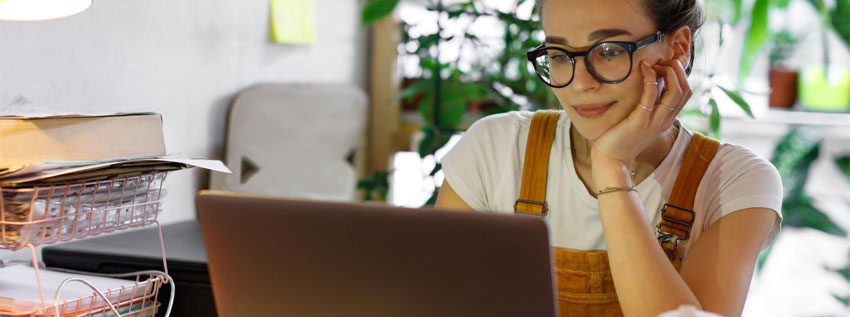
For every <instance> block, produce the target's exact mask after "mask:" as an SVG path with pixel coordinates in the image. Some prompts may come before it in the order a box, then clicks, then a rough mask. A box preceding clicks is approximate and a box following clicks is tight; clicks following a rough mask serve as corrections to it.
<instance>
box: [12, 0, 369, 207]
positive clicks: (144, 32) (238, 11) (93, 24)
mask: <svg viewBox="0 0 850 317" xmlns="http://www.w3.org/2000/svg"><path fill="white" fill-rule="evenodd" d="M315 2H316V37H317V40H316V43H314V44H313V45H309V46H290V45H278V44H272V43H270V42H269V40H268V37H269V36H268V32H269V31H268V30H269V26H268V17H269V9H268V7H269V2H268V1H257V0H253V1H204V0H181V1H166V0H146V1H138V0H109V1H95V2H94V4H93V5H92V7H91V8H90V9H89V10H87V11H85V12H83V13H81V14H79V15H76V16H72V17H69V18H65V19H60V20H55V21H42V22H0V108H2V109H8V108H10V107H9V106H8V105H9V104H10V103H16V102H18V103H19V102H20V100H21V98H22V97H23V98H26V99H27V100H29V101H31V102H32V103H34V104H35V105H36V106H38V107H49V108H51V109H54V110H55V111H60V112H97V113H112V112H126V111H139V110H142V111H156V112H159V113H162V115H163V121H164V127H163V128H164V131H165V137H166V148H167V150H168V152H170V153H175V154H182V155H185V156H191V157H207V158H218V159H220V158H223V147H224V136H225V122H226V121H225V119H226V110H227V106H228V103H229V101H230V99H231V98H232V97H233V95H234V94H235V93H236V92H238V91H239V90H240V89H243V88H246V87H248V86H251V85H254V84H257V83H261V82H307V83H350V84H355V85H358V86H359V87H361V88H363V89H364V90H365V88H366V83H367V74H366V71H367V64H366V63H367V49H368V46H367V33H366V31H365V29H364V28H363V27H361V25H360V22H359V17H360V14H359V12H360V9H359V8H358V3H359V2H358V1H350V0H315ZM29 107H33V106H29ZM207 178H208V173H206V172H203V171H200V170H190V171H181V172H176V173H173V174H171V175H169V177H168V181H167V182H166V185H167V187H168V188H169V193H168V196H167V198H166V202H165V208H164V213H163V214H162V215H161V216H160V218H159V219H160V222H162V223H169V222H174V221H179V220H186V219H192V218H194V217H195V207H194V197H195V193H196V192H197V190H198V189H199V188H203V186H205V185H206V183H207Z"/></svg>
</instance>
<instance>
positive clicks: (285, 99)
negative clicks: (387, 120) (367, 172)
mask: <svg viewBox="0 0 850 317" xmlns="http://www.w3.org/2000/svg"><path fill="white" fill-rule="evenodd" d="M367 116H368V107H367V98H366V94H365V93H364V92H363V91H362V90H361V89H360V88H358V87H356V86H352V85H342V84H261V85H256V86H253V87H250V88H247V89H245V90H243V91H241V92H239V94H237V95H236V97H234V99H233V102H232V104H231V106H230V112H229V116H228V122H227V130H228V132H227V144H226V150H225V151H226V154H225V161H226V164H227V166H228V167H229V168H230V169H231V170H232V171H233V174H232V175H224V174H220V173H213V174H212V175H213V176H212V179H211V181H210V186H211V188H213V189H219V190H227V191H234V192H244V193H254V194H262V195H270V196H280V197H301V198H311V199H321V200H337V201H346V200H354V199H355V194H356V189H355V186H356V182H357V172H356V169H355V167H354V166H353V164H352V161H353V157H354V156H355V155H354V154H355V153H357V152H358V151H363V150H364V145H365V143H366V142H365V140H366V133H365V131H366V122H367Z"/></svg>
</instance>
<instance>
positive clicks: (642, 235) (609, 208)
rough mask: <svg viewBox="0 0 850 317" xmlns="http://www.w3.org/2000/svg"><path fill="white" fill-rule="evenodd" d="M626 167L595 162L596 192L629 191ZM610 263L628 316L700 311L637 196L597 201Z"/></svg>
mask: <svg viewBox="0 0 850 317" xmlns="http://www.w3.org/2000/svg"><path fill="white" fill-rule="evenodd" d="M625 166H626V165H625V164H624V163H622V162H619V161H613V162H605V163H598V162H594V163H593V179H594V183H595V184H596V187H597V188H596V190H597V191H598V190H600V189H605V188H609V187H630V186H632V185H633V184H632V181H631V179H630V178H629V172H628V169H627V168H626V167H625ZM597 199H598V201H599V210H600V217H601V218H602V229H603V231H604V233H605V243H606V245H607V247H608V258H609V262H610V265H611V272H612V275H613V277H614V286H615V287H616V289H617V296H618V297H619V300H620V306H621V307H622V309H623V312H624V313H625V315H627V316H656V315H658V314H659V313H662V312H664V311H668V310H674V309H676V308H677V307H678V306H679V305H682V304H691V305H694V306H696V307H698V308H699V307H701V306H700V304H699V301H698V299H697V298H696V296H694V294H693V292H692V291H691V290H690V288H689V287H688V285H687V284H686V283H685V281H684V280H683V279H682V278H681V276H680V275H679V274H678V272H676V270H675V268H674V267H673V265H671V264H670V261H669V260H668V259H667V256H666V255H665V254H664V251H663V250H662V249H661V247H659V245H658V240H656V238H655V230H654V229H653V227H652V225H650V223H649V219H648V218H647V215H646V212H645V211H644V207H643V204H642V203H641V200H640V197H639V196H638V193H637V192H634V191H618V192H612V193H606V194H602V195H599V197H597Z"/></svg>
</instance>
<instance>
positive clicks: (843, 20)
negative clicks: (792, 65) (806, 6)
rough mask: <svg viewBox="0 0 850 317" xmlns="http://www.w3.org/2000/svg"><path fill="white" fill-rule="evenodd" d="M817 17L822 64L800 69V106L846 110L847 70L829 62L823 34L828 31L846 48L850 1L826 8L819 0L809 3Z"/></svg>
mask: <svg viewBox="0 0 850 317" xmlns="http://www.w3.org/2000/svg"><path fill="white" fill-rule="evenodd" d="M809 3H811V4H812V6H814V7H815V9H816V10H817V11H818V13H819V14H820V17H821V23H822V27H821V30H820V31H821V43H822V46H823V63H822V64H821V65H819V66H812V67H808V68H805V69H803V72H802V74H801V76H800V81H799V83H800V103H802V104H803V106H805V107H806V109H809V110H815V111H846V110H847V109H850V70H848V69H847V68H846V67H839V66H837V65H833V64H832V63H830V56H829V54H830V52H831V50H830V48H829V40H828V37H827V33H828V32H829V31H830V30H832V31H835V33H836V34H837V35H838V37H839V38H841V40H842V42H843V43H844V45H845V46H847V45H850V25H848V24H850V0H836V1H835V5H834V6H833V7H832V8H830V7H828V6H827V3H825V1H823V0H809Z"/></svg>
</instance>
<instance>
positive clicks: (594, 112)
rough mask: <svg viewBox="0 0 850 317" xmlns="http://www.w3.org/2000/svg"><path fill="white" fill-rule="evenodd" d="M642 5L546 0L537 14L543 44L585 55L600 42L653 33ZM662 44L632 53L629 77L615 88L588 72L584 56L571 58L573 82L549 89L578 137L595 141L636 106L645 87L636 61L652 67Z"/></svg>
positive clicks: (635, 1) (637, 0)
mask: <svg viewBox="0 0 850 317" xmlns="http://www.w3.org/2000/svg"><path fill="white" fill-rule="evenodd" d="M643 1H644V0H546V1H544V3H543V7H542V11H541V13H542V15H543V16H542V19H543V31H544V33H545V34H546V46H554V47H561V48H564V49H566V50H567V51H570V52H575V51H586V50H588V49H589V48H590V47H591V46H593V45H594V44H596V43H599V42H605V41H625V42H634V41H637V40H640V39H643V38H644V37H646V36H648V35H651V34H653V33H655V32H656V31H658V30H656V29H655V23H654V22H653V21H652V20H651V19H650V18H649V16H648V15H647V12H646V9H644V6H643ZM665 43H666V42H665V41H661V42H658V43H654V44H651V45H648V46H646V47H643V48H641V49H639V50H636V51H635V52H634V54H633V55H632V57H633V58H632V60H633V62H632V71H631V73H630V75H629V76H628V78H626V79H625V80H624V81H622V82H620V83H618V84H603V83H602V82H600V81H599V80H597V79H596V78H594V77H593V75H591V74H590V73H589V72H588V71H587V68H586V67H585V61H584V57H576V66H575V75H574V77H573V81H572V82H571V83H570V84H569V85H568V86H566V87H563V88H553V89H552V91H553V92H554V93H555V95H556V96H557V97H558V100H559V101H560V103H561V105H562V106H563V107H564V110H565V111H566V112H567V114H568V115H569V117H570V120H571V121H572V123H573V125H574V126H575V128H576V129H577V130H578V131H579V133H581V135H582V136H584V137H585V138H587V139H588V140H596V139H597V138H598V137H599V136H600V135H602V133H604V132H605V131H607V130H608V129H609V128H610V127H612V126H614V125H615V124H617V123H618V122H620V121H621V120H623V119H624V118H625V117H626V116H627V115H628V114H629V113H630V112H631V111H632V110H633V109H634V108H635V107H636V106H637V104H638V102H639V100H640V97H641V94H642V91H643V89H644V83H643V75H642V74H641V71H640V62H641V61H642V60H646V61H647V62H648V63H649V65H654V64H655V63H657V62H659V61H661V60H662V58H664V55H665V51H666V49H665V48H666V44H665ZM646 106H648V107H650V106H652V105H646Z"/></svg>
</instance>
